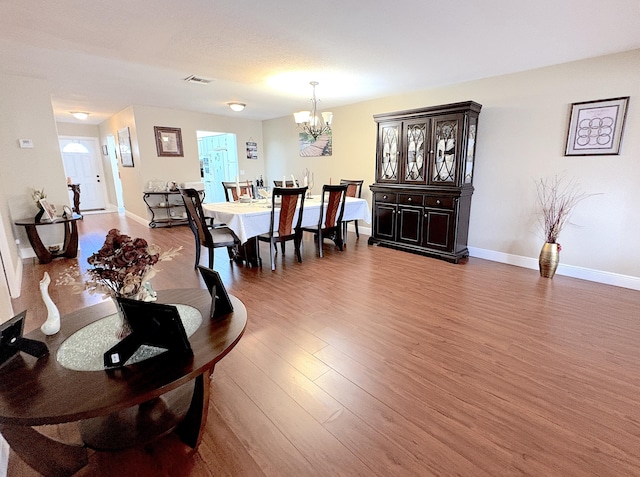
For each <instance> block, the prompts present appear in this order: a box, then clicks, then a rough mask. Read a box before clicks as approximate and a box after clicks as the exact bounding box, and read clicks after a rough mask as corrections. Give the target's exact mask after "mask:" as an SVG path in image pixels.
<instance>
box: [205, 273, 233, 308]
mask: <svg viewBox="0 0 640 477" xmlns="http://www.w3.org/2000/svg"><path fill="white" fill-rule="evenodd" d="M198 271H199V272H200V275H202V279H203V280H204V283H205V285H206V286H207V289H208V290H209V293H210V294H211V311H210V313H209V315H210V318H218V317H220V316H224V315H228V314H229V313H231V312H232V311H233V305H232V304H231V299H230V298H229V294H228V293H227V289H226V288H225V287H224V283H222V279H221V278H220V274H219V273H218V272H216V271H215V270H212V269H210V268H207V267H204V266H202V265H198Z"/></svg>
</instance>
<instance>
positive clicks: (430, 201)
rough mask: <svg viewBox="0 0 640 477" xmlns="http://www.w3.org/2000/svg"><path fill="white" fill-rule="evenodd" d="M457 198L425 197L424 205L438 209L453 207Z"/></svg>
mask: <svg viewBox="0 0 640 477" xmlns="http://www.w3.org/2000/svg"><path fill="white" fill-rule="evenodd" d="M454 204H455V200H454V198H453V197H425V198H424V205H425V206H427V207H435V208H438V209H453V206H454Z"/></svg>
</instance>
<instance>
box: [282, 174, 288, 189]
mask: <svg viewBox="0 0 640 477" xmlns="http://www.w3.org/2000/svg"><path fill="white" fill-rule="evenodd" d="M282 187H287V176H282Z"/></svg>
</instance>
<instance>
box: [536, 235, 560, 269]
mask: <svg viewBox="0 0 640 477" xmlns="http://www.w3.org/2000/svg"><path fill="white" fill-rule="evenodd" d="M559 262H560V251H559V250H558V244H557V243H549V242H545V244H544V245H543V246H542V250H540V257H539V258H538V265H539V267H540V276H541V277H545V278H553V276H554V275H555V273H556V269H557V268H558V263H559Z"/></svg>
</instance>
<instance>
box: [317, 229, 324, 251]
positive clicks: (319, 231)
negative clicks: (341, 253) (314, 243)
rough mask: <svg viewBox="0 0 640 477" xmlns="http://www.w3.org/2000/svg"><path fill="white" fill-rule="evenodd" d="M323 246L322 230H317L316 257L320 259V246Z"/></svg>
mask: <svg viewBox="0 0 640 477" xmlns="http://www.w3.org/2000/svg"><path fill="white" fill-rule="evenodd" d="M323 244H324V239H323V238H322V229H319V230H318V256H319V257H320V258H322V245H323Z"/></svg>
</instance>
